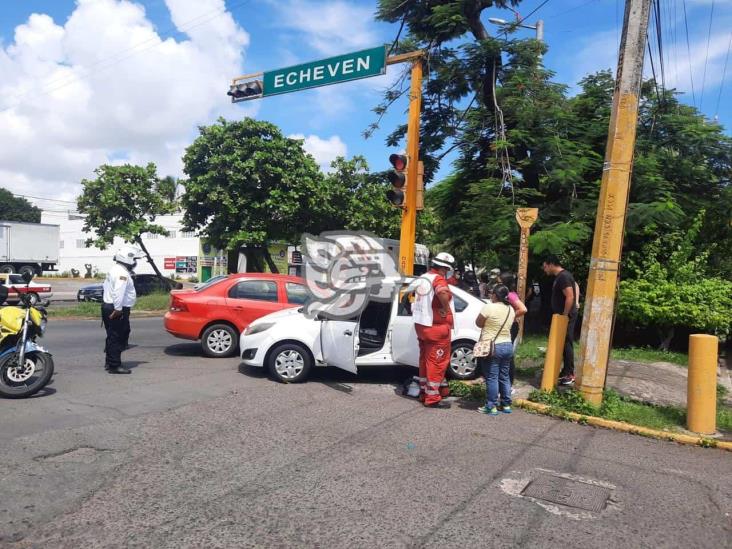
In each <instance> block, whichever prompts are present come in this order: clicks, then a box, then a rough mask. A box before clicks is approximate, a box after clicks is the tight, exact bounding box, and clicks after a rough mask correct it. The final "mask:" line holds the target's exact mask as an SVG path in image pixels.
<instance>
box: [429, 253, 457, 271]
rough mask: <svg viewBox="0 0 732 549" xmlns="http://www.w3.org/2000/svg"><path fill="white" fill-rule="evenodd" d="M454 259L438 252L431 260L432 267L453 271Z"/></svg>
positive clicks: (447, 254)
mask: <svg viewBox="0 0 732 549" xmlns="http://www.w3.org/2000/svg"><path fill="white" fill-rule="evenodd" d="M454 263H455V258H454V257H452V256H451V255H450V254H449V253H447V252H440V253H439V254H437V255H436V256H435V257H433V258H432V265H435V266H437V267H445V268H447V269H453V268H454Z"/></svg>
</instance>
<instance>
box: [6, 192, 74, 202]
mask: <svg viewBox="0 0 732 549" xmlns="http://www.w3.org/2000/svg"><path fill="white" fill-rule="evenodd" d="M11 194H12V195H13V196H16V197H18V198H31V199H33V200H46V201H48V202H62V203H64V204H74V205H75V204H76V201H75V200H60V199H58V198H46V197H45V196H29V195H27V194H17V193H11Z"/></svg>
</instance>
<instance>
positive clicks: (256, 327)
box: [244, 322, 274, 335]
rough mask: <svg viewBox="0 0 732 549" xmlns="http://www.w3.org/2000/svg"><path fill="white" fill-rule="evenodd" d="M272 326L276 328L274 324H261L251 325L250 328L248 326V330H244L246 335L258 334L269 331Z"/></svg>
mask: <svg viewBox="0 0 732 549" xmlns="http://www.w3.org/2000/svg"><path fill="white" fill-rule="evenodd" d="M272 326H274V322H260V323H258V324H250V325H249V326H247V329H246V330H244V335H253V334H258V333H259V332H263V331H265V330H269V329H270V328H271V327H272Z"/></svg>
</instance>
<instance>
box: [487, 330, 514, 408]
mask: <svg viewBox="0 0 732 549" xmlns="http://www.w3.org/2000/svg"><path fill="white" fill-rule="evenodd" d="M511 357H513V344H512V343H497V344H496V352H495V353H493V355H492V356H489V357H486V358H481V359H479V360H480V361H481V367H482V368H483V375H484V376H485V389H486V391H485V392H486V401H485V405H486V407H487V408H489V409H490V408H493V407H494V406H496V405H497V404H498V393H499V392H500V394H501V406H510V405H511V380H510V379H509V377H508V371H509V369H510V368H511Z"/></svg>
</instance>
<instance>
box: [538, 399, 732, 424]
mask: <svg viewBox="0 0 732 549" xmlns="http://www.w3.org/2000/svg"><path fill="white" fill-rule="evenodd" d="M529 400H530V401H532V402H539V403H541V404H546V405H548V406H550V407H551V408H552V411H553V412H565V413H566V412H574V413H576V414H582V415H585V416H595V417H601V418H605V419H611V420H614V421H624V422H626V423H631V424H633V425H640V426H642V427H649V428H651V429H664V430H679V429H684V428H685V427H686V410H685V409H684V408H682V407H679V406H659V405H653V404H646V403H644V402H639V401H636V400H632V399H630V398H626V397H623V396H621V395H619V394H618V393H617V392H615V391H613V390H612V389H608V390H606V391H605V392H604V393H603V398H602V404H601V406H600V407H599V408H595V407H594V406H592V405H591V404H588V403H587V402H586V401H585V400H584V399H583V398H582V395H581V394H580V393H579V391H575V390H567V391H561V392H557V391H550V392H547V391H539V390H534V391H532V392H531V394H529ZM717 429H718V430H719V431H722V432H732V409H731V408H729V407H727V406H724V405H722V404H720V403H718V405H717Z"/></svg>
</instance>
